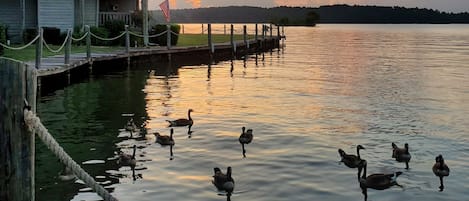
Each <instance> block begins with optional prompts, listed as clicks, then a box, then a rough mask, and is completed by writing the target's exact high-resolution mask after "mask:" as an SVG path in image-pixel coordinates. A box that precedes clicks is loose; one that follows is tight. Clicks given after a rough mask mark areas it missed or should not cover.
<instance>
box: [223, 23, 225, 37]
mask: <svg viewBox="0 0 469 201" xmlns="http://www.w3.org/2000/svg"><path fill="white" fill-rule="evenodd" d="M223 35H226V24H224V25H223Z"/></svg>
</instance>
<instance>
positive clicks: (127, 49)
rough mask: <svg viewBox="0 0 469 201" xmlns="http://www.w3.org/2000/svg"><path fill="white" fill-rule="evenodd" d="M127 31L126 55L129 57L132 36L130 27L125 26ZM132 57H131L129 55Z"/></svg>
mask: <svg viewBox="0 0 469 201" xmlns="http://www.w3.org/2000/svg"><path fill="white" fill-rule="evenodd" d="M124 30H125V53H127V55H129V52H130V34H129V25H127V24H126V25H125V26H124ZM129 56H130V55H129Z"/></svg>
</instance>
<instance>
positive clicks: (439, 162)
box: [432, 154, 449, 191]
mask: <svg viewBox="0 0 469 201" xmlns="http://www.w3.org/2000/svg"><path fill="white" fill-rule="evenodd" d="M432 170H433V173H434V174H435V176H437V177H440V190H441V191H443V189H444V185H443V177H447V176H449V167H448V166H447V165H446V164H445V160H444V159H443V156H442V155H441V154H440V155H438V156H437V157H436V158H435V164H434V165H433V168H432Z"/></svg>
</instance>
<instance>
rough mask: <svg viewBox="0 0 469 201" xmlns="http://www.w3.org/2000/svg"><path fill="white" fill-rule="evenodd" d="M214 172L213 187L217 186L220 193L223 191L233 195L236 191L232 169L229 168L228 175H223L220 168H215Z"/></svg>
mask: <svg viewBox="0 0 469 201" xmlns="http://www.w3.org/2000/svg"><path fill="white" fill-rule="evenodd" d="M213 171H214V175H213V181H212V183H213V185H215V187H217V189H218V190H219V191H222V190H223V191H226V192H227V193H229V194H231V193H232V192H233V190H234V180H233V178H232V177H231V167H228V168H227V170H226V175H225V174H223V173H222V172H221V170H220V168H218V167H215V168H213Z"/></svg>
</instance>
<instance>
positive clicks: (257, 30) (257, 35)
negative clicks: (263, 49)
mask: <svg viewBox="0 0 469 201" xmlns="http://www.w3.org/2000/svg"><path fill="white" fill-rule="evenodd" d="M255 26H256V35H254V39H256V43H257V40H258V37H259V33H258V32H259V29H258V28H257V24H256V25H255Z"/></svg>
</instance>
